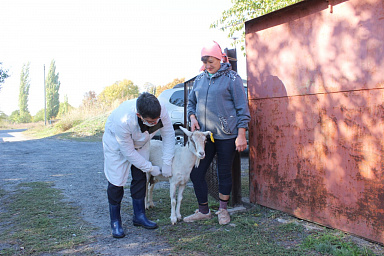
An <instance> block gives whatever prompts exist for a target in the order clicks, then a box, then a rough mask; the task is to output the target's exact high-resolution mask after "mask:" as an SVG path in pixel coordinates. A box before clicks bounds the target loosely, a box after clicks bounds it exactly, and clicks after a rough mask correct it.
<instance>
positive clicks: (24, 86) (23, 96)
mask: <svg viewBox="0 0 384 256" xmlns="http://www.w3.org/2000/svg"><path fill="white" fill-rule="evenodd" d="M29 65H30V63H29V62H28V63H27V64H24V65H23V67H22V69H21V73H20V88H19V115H20V116H19V122H22V123H27V122H30V121H31V114H30V113H29V110H28V96H29V88H30V86H31V84H30V80H29Z"/></svg>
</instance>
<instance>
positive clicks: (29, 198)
mask: <svg viewBox="0 0 384 256" xmlns="http://www.w3.org/2000/svg"><path fill="white" fill-rule="evenodd" d="M0 196H1V197H0V200H1V204H2V205H1V211H0V219H1V225H0V231H1V232H0V245H1V248H0V255H20V254H25V255H39V254H41V253H43V252H45V253H50V252H55V251H59V250H62V249H69V248H73V247H75V246H78V245H80V244H83V243H85V242H89V241H90V237H89V233H90V231H91V230H90V229H89V228H87V227H88V225H87V224H86V223H85V222H84V221H83V220H82V219H81V218H80V217H79V216H80V214H79V211H78V209H76V208H74V207H72V206H71V205H69V204H68V203H65V202H63V201H62V199H63V196H62V194H61V192H60V191H59V190H57V189H54V188H52V187H51V184H48V183H43V182H34V183H22V184H20V185H19V186H18V188H17V190H16V191H15V192H14V193H12V194H9V193H6V192H5V191H4V190H1V192H0Z"/></svg>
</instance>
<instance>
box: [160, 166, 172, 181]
mask: <svg viewBox="0 0 384 256" xmlns="http://www.w3.org/2000/svg"><path fill="white" fill-rule="evenodd" d="M161 174H162V175H163V176H164V177H166V178H168V177H171V176H172V167H171V166H170V165H167V164H163V167H162V168H161Z"/></svg>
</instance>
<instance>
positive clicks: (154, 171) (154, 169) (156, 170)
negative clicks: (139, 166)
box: [150, 165, 161, 176]
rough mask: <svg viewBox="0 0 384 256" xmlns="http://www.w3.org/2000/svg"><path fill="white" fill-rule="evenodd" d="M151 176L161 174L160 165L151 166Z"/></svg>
mask: <svg viewBox="0 0 384 256" xmlns="http://www.w3.org/2000/svg"><path fill="white" fill-rule="evenodd" d="M150 173H151V175H152V176H158V175H160V174H161V171H160V167H159V166H155V165H154V166H152V169H151V171H150Z"/></svg>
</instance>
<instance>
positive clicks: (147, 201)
mask: <svg viewBox="0 0 384 256" xmlns="http://www.w3.org/2000/svg"><path fill="white" fill-rule="evenodd" d="M148 176H149V175H148V173H147V182H146V184H145V200H144V203H145V209H149V198H148V196H149V177H148Z"/></svg>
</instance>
